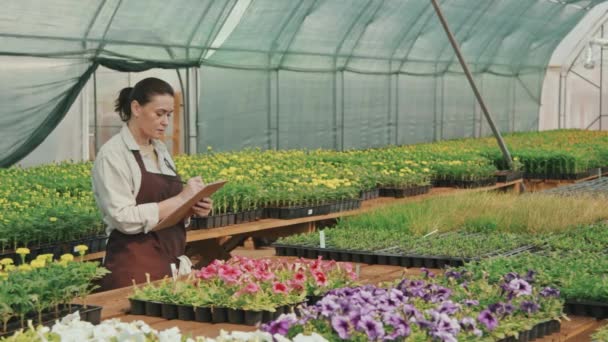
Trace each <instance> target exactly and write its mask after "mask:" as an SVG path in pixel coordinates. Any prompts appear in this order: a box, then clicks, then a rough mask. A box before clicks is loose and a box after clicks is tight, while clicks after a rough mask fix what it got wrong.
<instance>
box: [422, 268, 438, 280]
mask: <svg viewBox="0 0 608 342" xmlns="http://www.w3.org/2000/svg"><path fill="white" fill-rule="evenodd" d="M420 271H422V273H424V277H425V278H434V277H435V273H433V272H432V271H431V270H429V269H428V268H426V267H422V268H421V269H420Z"/></svg>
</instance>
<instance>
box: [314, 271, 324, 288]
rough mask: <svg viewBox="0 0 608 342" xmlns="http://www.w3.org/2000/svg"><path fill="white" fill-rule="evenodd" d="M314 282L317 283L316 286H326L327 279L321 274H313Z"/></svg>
mask: <svg viewBox="0 0 608 342" xmlns="http://www.w3.org/2000/svg"><path fill="white" fill-rule="evenodd" d="M313 275H314V276H315V280H316V281H317V285H319V286H325V285H327V277H326V276H325V274H324V273H323V272H314V273H313Z"/></svg>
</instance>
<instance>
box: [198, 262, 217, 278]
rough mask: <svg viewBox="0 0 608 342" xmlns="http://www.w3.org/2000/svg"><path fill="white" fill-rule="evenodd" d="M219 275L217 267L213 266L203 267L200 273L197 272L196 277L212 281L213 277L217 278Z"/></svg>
mask: <svg viewBox="0 0 608 342" xmlns="http://www.w3.org/2000/svg"><path fill="white" fill-rule="evenodd" d="M216 275H217V267H215V266H214V265H213V264H212V265H209V266H207V267H203V268H201V270H200V271H198V272H196V277H197V278H200V279H205V280H208V279H211V278H213V277H215V276H216Z"/></svg>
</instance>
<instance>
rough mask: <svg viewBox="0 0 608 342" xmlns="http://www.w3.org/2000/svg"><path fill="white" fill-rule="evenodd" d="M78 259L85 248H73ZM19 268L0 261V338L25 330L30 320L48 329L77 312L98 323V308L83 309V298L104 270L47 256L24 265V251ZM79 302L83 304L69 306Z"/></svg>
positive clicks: (7, 260) (6, 260)
mask: <svg viewBox="0 0 608 342" xmlns="http://www.w3.org/2000/svg"><path fill="white" fill-rule="evenodd" d="M76 249H77V251H78V252H79V254H80V256H78V257H76V258H82V256H83V255H84V253H85V252H86V249H87V247H86V246H77V247H76ZM18 252H19V254H20V257H21V259H22V260H21V263H20V265H15V264H14V262H13V260H12V259H10V258H4V259H1V260H0V320H1V323H2V326H1V329H0V336H3V335H9V334H11V333H12V332H14V331H16V330H19V329H22V328H25V327H26V322H27V321H28V320H31V321H32V322H33V323H34V324H36V325H49V324H52V323H53V322H54V321H55V320H56V319H58V318H60V317H62V316H64V315H66V314H69V313H73V312H75V311H79V315H80V317H82V319H83V320H87V321H90V322H94V323H95V322H96V323H99V321H100V318H101V307H98V306H91V305H86V301H85V298H86V296H87V295H89V294H90V293H91V292H92V291H93V290H94V289H95V288H96V286H95V285H94V281H95V280H97V279H100V278H101V277H103V276H104V275H105V274H106V273H107V270H106V269H104V268H101V267H99V266H98V264H97V263H92V262H75V261H74V256H73V255H72V254H65V255H62V256H61V258H60V259H59V260H53V256H52V255H51V254H46V255H39V256H37V257H36V258H35V259H34V260H32V261H31V262H29V263H26V262H25V256H26V255H27V252H28V251H27V248H20V249H18ZM76 299H80V300H81V302H82V303H83V304H73V301H75V300H76Z"/></svg>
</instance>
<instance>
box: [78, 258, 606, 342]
mask: <svg viewBox="0 0 608 342" xmlns="http://www.w3.org/2000/svg"><path fill="white" fill-rule="evenodd" d="M233 254H234V255H240V256H247V257H271V256H272V255H274V249H273V248H265V249H262V250H244V249H238V250H236V251H234V252H233ZM288 259H289V258H288ZM291 259H293V258H291ZM360 265H361V273H360V279H361V281H362V282H363V283H368V284H378V283H379V282H386V281H392V280H395V279H398V278H401V277H402V276H403V275H408V274H409V275H414V274H420V270H419V269H413V268H410V269H404V268H401V267H398V266H385V265H366V264H360ZM439 272H440V271H439ZM131 293H132V289H131V288H123V289H117V290H113V291H108V292H100V293H96V294H93V295H91V296H89V297H88V298H87V303H89V304H94V305H100V306H103V311H102V319H108V318H119V319H121V320H122V321H125V322H130V321H133V320H143V321H144V322H146V323H148V324H149V325H150V326H151V327H152V328H154V329H157V330H164V329H168V328H172V327H174V326H177V327H179V329H180V330H181V331H182V333H187V334H191V335H192V336H206V337H216V336H218V335H219V332H220V330H222V329H223V330H226V331H254V330H255V329H256V328H255V327H250V326H245V325H234V324H211V323H198V322H187V321H180V320H165V319H163V318H159V317H147V316H135V315H129V314H128V313H127V311H128V309H129V301H128V299H127V298H128V297H129V296H130V295H131ZM607 324H608V321H598V320H595V319H593V318H589V317H577V316H573V317H570V321H563V322H562V329H561V331H560V332H559V333H555V334H553V335H551V336H547V337H545V338H542V339H537V340H536V341H540V342H550V341H556V342H557V341H568V342H578V341H590V338H589V336H590V335H591V334H592V333H593V332H594V331H595V330H596V329H598V328H599V327H601V326H602V325H607Z"/></svg>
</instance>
